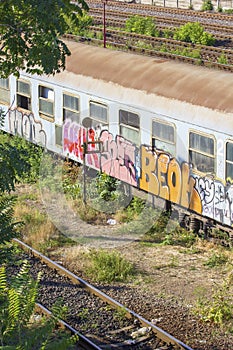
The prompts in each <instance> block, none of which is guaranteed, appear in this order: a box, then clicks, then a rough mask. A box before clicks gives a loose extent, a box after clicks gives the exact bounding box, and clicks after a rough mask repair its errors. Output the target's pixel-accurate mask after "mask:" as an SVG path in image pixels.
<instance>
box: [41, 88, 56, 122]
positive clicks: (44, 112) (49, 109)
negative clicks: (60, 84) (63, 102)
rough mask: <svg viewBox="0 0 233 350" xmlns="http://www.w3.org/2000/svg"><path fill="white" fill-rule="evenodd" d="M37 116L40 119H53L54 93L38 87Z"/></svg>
mask: <svg viewBox="0 0 233 350" xmlns="http://www.w3.org/2000/svg"><path fill="white" fill-rule="evenodd" d="M39 114H40V116H41V117H42V118H44V117H45V118H49V119H54V91H53V90H52V89H49V88H47V87H45V86H41V85H40V86H39Z"/></svg>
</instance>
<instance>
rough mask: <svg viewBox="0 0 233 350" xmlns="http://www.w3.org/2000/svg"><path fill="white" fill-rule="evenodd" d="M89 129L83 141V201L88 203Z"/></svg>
mask: <svg viewBox="0 0 233 350" xmlns="http://www.w3.org/2000/svg"><path fill="white" fill-rule="evenodd" d="M87 148H88V129H86V142H84V143H83V203H84V204H85V205H86V204H87V190H86V154H87V153H88V149H87Z"/></svg>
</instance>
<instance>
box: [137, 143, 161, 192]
mask: <svg viewBox="0 0 233 350" xmlns="http://www.w3.org/2000/svg"><path fill="white" fill-rule="evenodd" d="M156 158H157V156H156V155H153V154H152V152H150V151H147V149H146V147H145V146H141V177H140V179H139V188H140V189H141V190H144V191H147V192H150V193H152V194H154V195H155V196H157V195H158V193H159V182H158V179H157V176H156V175H155V173H154V171H155V166H156Z"/></svg>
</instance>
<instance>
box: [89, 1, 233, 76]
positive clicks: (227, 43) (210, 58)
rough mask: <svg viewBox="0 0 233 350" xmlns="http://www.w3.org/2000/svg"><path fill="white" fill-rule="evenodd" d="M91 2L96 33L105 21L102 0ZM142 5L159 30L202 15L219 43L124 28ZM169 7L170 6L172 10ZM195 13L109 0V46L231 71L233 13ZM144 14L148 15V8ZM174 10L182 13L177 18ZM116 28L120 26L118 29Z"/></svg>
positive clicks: (107, 23) (107, 17)
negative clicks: (126, 30) (130, 16)
mask: <svg viewBox="0 0 233 350" xmlns="http://www.w3.org/2000/svg"><path fill="white" fill-rule="evenodd" d="M89 5H90V14H91V15H92V16H93V18H94V25H95V26H94V27H92V28H91V29H92V30H94V32H95V33H97V32H98V31H100V30H101V28H99V30H98V28H96V27H97V26H102V24H103V17H102V12H103V10H102V4H101V3H100V2H96V1H91V2H90V3H89ZM122 9H123V11H122ZM142 9H144V10H143V11H145V10H148V11H149V15H150V16H153V17H154V18H155V20H156V23H157V29H158V30H159V31H160V32H163V31H164V30H165V29H166V30H170V31H173V30H174V27H175V28H177V27H178V26H180V25H182V24H184V23H185V22H187V21H189V20H192V21H197V17H198V18H199V17H200V18H201V19H202V21H203V22H204V27H205V29H206V30H208V31H209V32H211V33H212V34H214V36H215V38H216V39H217V42H216V45H215V46H204V45H194V44H191V43H186V42H182V41H177V40H174V39H168V38H164V37H148V36H144V35H138V34H135V33H127V32H125V31H123V29H124V27H125V21H126V19H127V18H128V17H129V15H132V14H135V13H137V14H138V13H139V14H140V13H141V12H140V11H142ZM157 9H158V11H157ZM163 10H164V11H163ZM169 10H171V12H170V11H169ZM138 11H139V12H138ZM193 13H194V11H187V10H180V9H167V8H166V9H161V8H156V7H154V6H150V5H146V6H144V5H137V4H136V5H135V6H134V4H125V3H116V2H114V3H113V2H108V10H107V11H106V19H105V21H106V22H105V23H106V25H107V26H108V27H110V28H111V29H109V28H108V29H107V38H106V42H107V44H108V45H109V46H111V47H114V48H117V49H120V50H127V51H131V52H134V53H138V54H143V55H148V56H153V57H154V56H158V57H163V58H168V59H175V60H179V61H182V62H187V63H191V64H197V65H204V66H207V67H213V68H218V69H221V70H227V71H230V72H231V71H232V70H233V69H232V63H233V56H232V47H233V26H231V25H229V24H230V23H233V16H228V15H220V14H207V17H206V16H205V15H206V14H205V13H200V16H199V12H198V13H196V11H195V16H194V15H193ZM141 14H146V15H148V13H147V12H143V13H141ZM174 14H175V16H176V15H177V14H179V16H178V18H175V17H174ZM184 17H185V18H184ZM206 18H207V19H208V21H207V22H206V21H205V20H204V19H206ZM210 21H211V23H210ZM212 21H214V23H212ZM113 28H117V29H118V30H115V29H113ZM119 28H120V30H119ZM95 35H96V34H95ZM96 36H97V35H96ZM91 42H92V43H94V42H95V43H97V44H100V43H99V42H98V41H95V39H94V40H92V39H91Z"/></svg>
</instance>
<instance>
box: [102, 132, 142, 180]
mask: <svg viewBox="0 0 233 350" xmlns="http://www.w3.org/2000/svg"><path fill="white" fill-rule="evenodd" d="M100 141H102V152H101V156H100V167H101V170H102V171H104V172H105V173H107V174H108V175H110V176H112V177H116V178H117V179H120V180H121V181H124V182H126V183H129V184H130V185H132V186H137V171H136V167H135V164H136V154H137V152H136V146H135V145H133V144H132V143H131V142H129V141H127V140H126V139H124V138H123V137H122V136H119V135H117V136H116V138H115V140H114V139H113V135H112V134H111V133H109V132H108V131H103V132H102V133H101V136H100Z"/></svg>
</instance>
